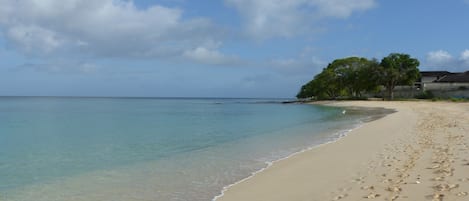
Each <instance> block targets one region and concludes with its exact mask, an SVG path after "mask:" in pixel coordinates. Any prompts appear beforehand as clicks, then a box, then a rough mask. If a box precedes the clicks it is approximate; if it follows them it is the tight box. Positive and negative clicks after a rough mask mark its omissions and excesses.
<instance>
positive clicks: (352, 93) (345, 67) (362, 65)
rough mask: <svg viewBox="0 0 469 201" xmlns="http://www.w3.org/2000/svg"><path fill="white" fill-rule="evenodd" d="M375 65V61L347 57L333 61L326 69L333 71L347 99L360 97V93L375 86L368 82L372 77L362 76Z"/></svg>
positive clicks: (373, 83) (375, 84) (374, 83)
mask: <svg viewBox="0 0 469 201" xmlns="http://www.w3.org/2000/svg"><path fill="white" fill-rule="evenodd" d="M375 63H376V61H375V60H373V61H369V60H368V59H366V58H363V57H348V58H343V59H336V60H334V61H333V62H332V63H331V64H329V66H328V68H331V69H332V70H333V71H334V73H335V74H336V77H337V82H338V83H339V85H340V87H341V88H342V89H343V90H345V92H346V94H347V95H348V96H349V97H361V95H362V92H364V91H367V90H368V89H369V88H373V87H374V86H377V83H376V82H374V81H373V82H371V80H370V78H372V77H374V76H371V77H370V76H363V75H365V74H367V71H369V70H371V68H372V67H374V64H375ZM371 85H373V86H371Z"/></svg>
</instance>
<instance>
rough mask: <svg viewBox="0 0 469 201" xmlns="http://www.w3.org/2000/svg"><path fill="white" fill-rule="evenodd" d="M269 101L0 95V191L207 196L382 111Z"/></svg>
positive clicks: (66, 197)
mask: <svg viewBox="0 0 469 201" xmlns="http://www.w3.org/2000/svg"><path fill="white" fill-rule="evenodd" d="M278 101H279V100H263V99H150V98H34V97H30V98H16V97H10V98H0V198H1V200H11V201H20V200H21V201H55V200H57V201H75V200H77V201H78V200H83V201H85V200H86V201H98V200H99V201H106V200H113V201H120V200H122V201H133V200H165V201H166V200H170V201H173V200H174V201H176V200H192V201H198V200H211V199H212V198H213V197H214V196H216V195H218V194H219V193H220V191H221V190H222V188H223V187H224V186H226V185H229V184H232V183H234V182H236V181H239V180H241V179H243V178H246V177H247V176H249V175H250V174H251V173H252V172H254V171H257V170H259V169H261V168H263V167H265V166H266V162H268V161H274V160H277V159H280V158H284V157H287V156H289V155H291V154H292V153H295V152H298V151H301V150H303V149H305V148H308V147H311V146H315V145H319V144H323V143H326V142H330V141H333V140H335V139H337V138H338V137H340V136H341V135H342V134H343V133H341V131H344V130H348V129H350V128H353V127H355V126H357V125H358V124H359V123H360V122H363V121H367V120H369V119H370V118H373V117H379V116H382V115H384V114H386V113H387V112H389V111H385V110H360V109H347V112H346V113H345V114H342V111H343V109H342V108H332V107H324V106H315V105H297V104H288V105H284V104H278V103H276V102H278Z"/></svg>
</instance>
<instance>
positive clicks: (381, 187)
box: [217, 101, 469, 201]
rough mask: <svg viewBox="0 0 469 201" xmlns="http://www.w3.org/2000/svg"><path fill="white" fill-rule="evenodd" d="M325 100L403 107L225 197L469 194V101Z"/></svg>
mask: <svg viewBox="0 0 469 201" xmlns="http://www.w3.org/2000/svg"><path fill="white" fill-rule="evenodd" d="M325 104H329V105H335V106H363V107H385V108H393V109H396V110H397V111H398V112H396V113H393V114H390V115H388V116H386V117H384V118H382V119H379V120H376V121H373V122H369V123H366V124H365V125H363V126H362V127H360V128H357V129H355V130H353V131H352V132H351V133H350V134H349V135H348V136H347V137H344V138H342V139H340V140H339V141H337V142H334V143H330V144H327V145H323V146H320V147H317V148H314V149H312V150H310V151H306V152H304V153H301V154H297V155H295V156H293V157H290V158H288V159H285V160H281V161H278V162H276V163H274V165H272V166H271V167H270V168H268V169H266V170H265V171H263V172H261V173H258V174H256V175H255V176H254V177H252V178H250V179H247V180H245V181H243V182H241V183H239V184H236V185H234V186H232V187H230V188H229V189H228V190H227V191H226V192H225V194H224V196H222V197H220V198H219V199H217V201H276V200H279V201H327V200H341V201H342V200H388V201H391V200H412V201H419V200H434V201H437V200H438V201H440V200H469V194H468V193H469V104H467V103H446V102H382V101H376V102H372V101H356V102H355V101H354V102H330V103H325Z"/></svg>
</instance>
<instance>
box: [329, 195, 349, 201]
mask: <svg viewBox="0 0 469 201" xmlns="http://www.w3.org/2000/svg"><path fill="white" fill-rule="evenodd" d="M347 196H348V195H347V194H342V195H338V196H335V197H334V199H332V200H334V201H335V200H340V199H343V198H345V197H347Z"/></svg>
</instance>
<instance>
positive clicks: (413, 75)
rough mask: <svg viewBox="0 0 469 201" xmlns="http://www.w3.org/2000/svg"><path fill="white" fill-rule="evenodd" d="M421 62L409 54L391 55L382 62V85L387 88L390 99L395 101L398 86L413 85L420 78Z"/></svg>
mask: <svg viewBox="0 0 469 201" xmlns="http://www.w3.org/2000/svg"><path fill="white" fill-rule="evenodd" d="M419 65H420V62H419V61H418V60H417V59H415V58H411V57H410V55H408V54H398V53H391V54H389V55H388V56H387V57H384V58H383V59H382V60H381V67H382V70H381V71H380V73H381V74H380V78H381V84H382V85H383V86H384V87H385V88H386V92H387V95H388V98H389V99H391V100H392V99H394V88H395V87H396V86H397V85H411V84H413V83H414V82H415V80H417V79H418V78H419V76H420V73H419V69H418V68H417V67H418V66H419Z"/></svg>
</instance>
